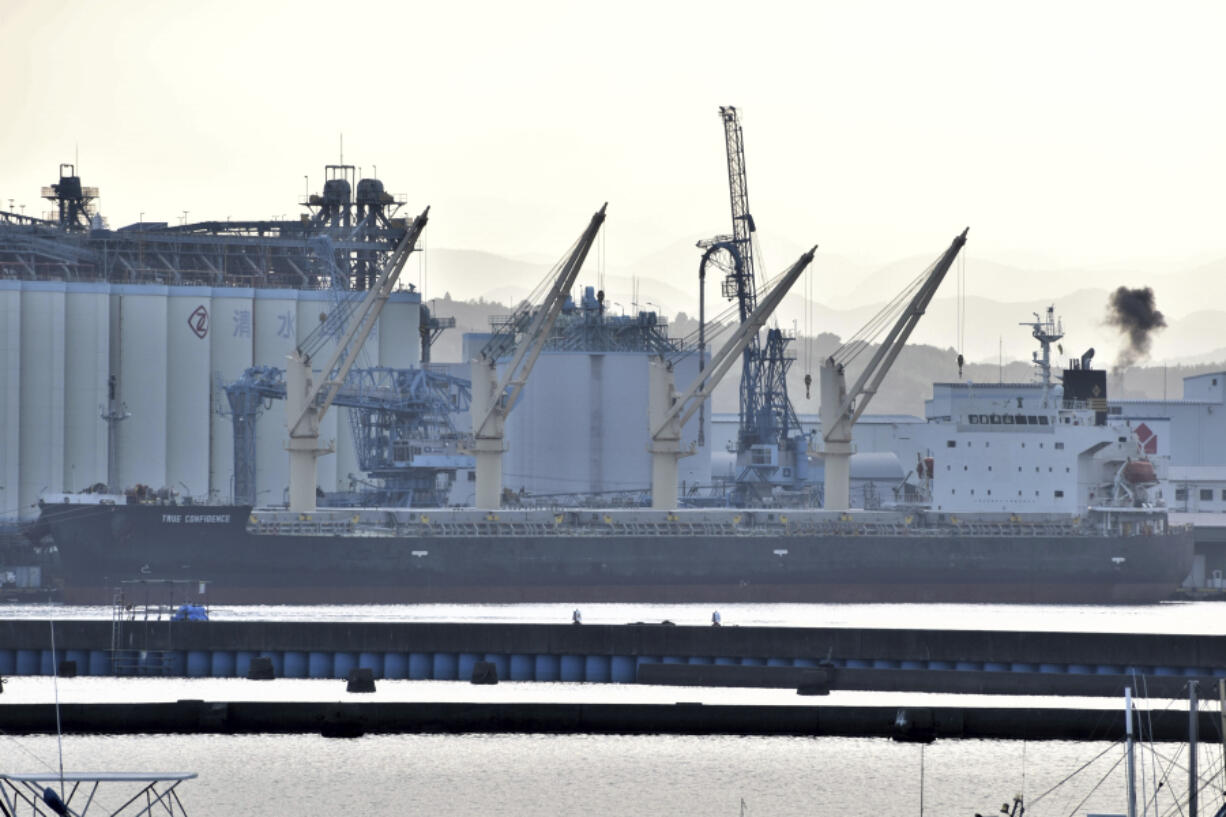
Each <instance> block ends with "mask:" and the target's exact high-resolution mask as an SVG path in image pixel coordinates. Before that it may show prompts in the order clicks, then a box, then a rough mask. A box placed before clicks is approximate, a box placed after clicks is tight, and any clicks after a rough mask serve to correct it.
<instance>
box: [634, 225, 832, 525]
mask: <svg viewBox="0 0 1226 817" xmlns="http://www.w3.org/2000/svg"><path fill="white" fill-rule="evenodd" d="M816 252H817V246H816V245H814V247H813V249H811V250H809V251H808V252H807V253H805V254H804V255H802V256H800V258H799V259H797V261H796V263H794V264H792V266H791V267H789V268H788V269H787V270H786V271H785V272H784V273H783V274H782V275H781V276H779V280H778V282H777V283H776V284H775V286H774V287H773V288H772V289H771V290H770V292H768V293H767V295H766V297H765V298H763V299H762V301H761V302H760V303H759V304H758V305H757V307H756V308H755V309H754V310H753V312H751V313H750V314H749V315H748V317H747V318H746V319H745V321H743V322H742V323H741V324H739V325H738V326H737V328H736V331H735V332H733V334H732V336H731V337H729V338H728V340H727V341H725V342H724V345H723V346H721V347H720V349H719V351H717V352H716V353H715V354H714V355H712V356H711V366H710V368H709V369H707V370H704V371H701V372H699V374H698V377H697V378H696V379H695V380H694V382H693V383H692V384H690V387H689V388H688V389H686V391H685V393H684V394H682V395H681V396H680V397H678V396H677V390H676V387H675V386H674V383H673V371H672V367H671V366H669V364H668V363H667V362H665V361H664V360H662V359H660V360H656V361H653V362H652V364H651V371H650V373H649V375H648V377H649V378H650V380H649V385H648V389H649V393H648V411H649V415H648V427H649V428H650V430H651V444H650V446H649V448H648V450H649V451H651V455H652V457H651V507H653V508H663V509H669V508H675V507H677V460H678V459H680V458H681V457H683V456H686V455H687V454H690V453H693V452H692V451H687V452H683V451H682V450H681V428H682V426H684V425H685V424H686V423H687V422H688V421H689V420H690V418H691V417H693V416H694V412H696V411H698V409H699V407H700V406H702V404H703V402H704V401H705V400H706V399H707V398H708V397H709V396H710V395H711V392H712V391H714V390H715V387H716V386H718V385H719V382H720V380H721V379H723V377H724V375H725V374H727V373H728V370H729V369H731V368H732V365H733V364H734V363H735V362H736V359H737V357H738V356H740V354H741V352H742V351H744V349H745V347H746V346H747V345H748V344H749V343H751V342H752V341H753V340H755V339H756V338H757V337H758V330H760V329H761V328H762V326H763V325H764V324H765V323H766V320H767V319H768V318H769V317H770V316H771V314H772V313H773V312H774V311H775V309H776V308H777V307H778V306H779V304H780V303H781V302H782V301H783V297H784V296H785V295H787V293H788V290H790V289H791V288H792V285H793V284H795V283H796V280H797V279H798V278H800V274H801V273H802V272H804V271H805V268H806V267H808V266H809V264H810V263H811V262H812V261H813V255H814V253H816Z"/></svg>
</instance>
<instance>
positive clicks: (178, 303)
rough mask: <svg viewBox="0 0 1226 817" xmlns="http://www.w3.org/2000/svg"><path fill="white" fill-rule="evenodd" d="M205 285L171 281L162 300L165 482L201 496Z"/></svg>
mask: <svg viewBox="0 0 1226 817" xmlns="http://www.w3.org/2000/svg"><path fill="white" fill-rule="evenodd" d="M211 299H212V291H211V289H210V288H208V287H192V286H172V287H169V288H168V291H167V304H166V346H167V361H166V413H167V424H166V487H168V488H170V489H171V490H174V491H177V492H179V493H180V494H182V495H184V496H191V497H195V498H198V499H202V500H203V499H204V498H205V497H207V496H208V492H209V430H210V426H211V418H210V416H209V415H210V413H211V412H210V405H209V397H210V389H209V372H211V371H212V369H213V367H212V365H211V362H210V357H211V355H210V343H209V335H210V334H211V333H212V332H213V331H214V330H215V327H214V326H213V314H212V311H211V310H210V308H209V307H210V306H211V304H210V301H211Z"/></svg>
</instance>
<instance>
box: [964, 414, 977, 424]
mask: <svg viewBox="0 0 1226 817" xmlns="http://www.w3.org/2000/svg"><path fill="white" fill-rule="evenodd" d="M966 419H967V420H969V421H970V423H971V425H978V424H979V415H978V414H968V415H966Z"/></svg>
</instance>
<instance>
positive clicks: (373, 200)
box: [358, 179, 384, 205]
mask: <svg viewBox="0 0 1226 817" xmlns="http://www.w3.org/2000/svg"><path fill="white" fill-rule="evenodd" d="M383 196H384V193H383V182H381V181H379V180H378V179H361V180H359V181H358V204H365V205H378V204H381V203H382V202H383Z"/></svg>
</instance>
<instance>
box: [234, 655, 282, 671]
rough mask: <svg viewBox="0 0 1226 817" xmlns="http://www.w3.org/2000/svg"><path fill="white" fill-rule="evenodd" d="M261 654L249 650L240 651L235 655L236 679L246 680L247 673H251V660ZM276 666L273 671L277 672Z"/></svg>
mask: <svg viewBox="0 0 1226 817" xmlns="http://www.w3.org/2000/svg"><path fill="white" fill-rule="evenodd" d="M257 655H259V653H254V652H249V651H247V650H238V651H237V652H235V653H234V675H235V677H236V678H246V677H247V673H248V672H250V671H251V659H252V658H254V657H255V656H257ZM276 669H277V668H276V666H275V665H274V666H273V671H274V672H276Z"/></svg>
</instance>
